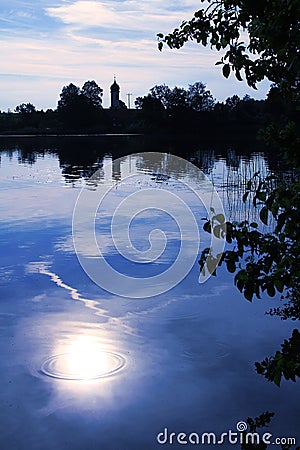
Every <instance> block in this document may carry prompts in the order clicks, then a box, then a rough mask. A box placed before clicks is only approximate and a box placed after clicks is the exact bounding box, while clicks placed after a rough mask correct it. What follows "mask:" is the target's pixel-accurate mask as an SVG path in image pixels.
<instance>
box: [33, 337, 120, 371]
mask: <svg viewBox="0 0 300 450" xmlns="http://www.w3.org/2000/svg"><path fill="white" fill-rule="evenodd" d="M62 350H63V352H62V353H59V354H56V355H54V356H51V357H50V358H48V359H47V360H46V361H45V362H44V363H43V364H42V367H41V371H42V373H43V374H45V375H48V376H49V377H52V378H59V379H63V380H93V379H96V378H103V377H107V376H110V375H113V374H114V373H116V372H118V371H119V370H120V369H122V367H124V365H125V359H124V357H123V356H122V355H119V354H118V353H114V352H111V351H106V350H104V349H103V347H102V345H101V343H100V342H99V340H97V339H96V338H93V337H90V336H78V337H76V338H74V340H73V341H72V342H71V343H70V344H68V345H66V346H64V348H63V349H62Z"/></svg>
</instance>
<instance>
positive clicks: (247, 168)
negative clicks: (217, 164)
mask: <svg viewBox="0 0 300 450" xmlns="http://www.w3.org/2000/svg"><path fill="white" fill-rule="evenodd" d="M231 160H232V161H233V165H228V164H226V165H224V167H223V183H222V186H221V187H222V190H221V193H220V194H221V196H222V200H223V203H224V204H225V206H226V210H227V214H228V217H227V219H228V220H229V221H231V222H233V221H238V222H241V221H243V220H248V221H249V222H257V221H259V208H255V207H254V206H253V203H252V202H251V200H250V199H248V201H246V202H243V195H244V193H245V190H246V185H247V182H248V181H249V180H251V179H252V178H253V176H254V174H259V175H260V176H261V177H263V178H264V177H266V176H267V175H268V174H269V169H268V164H267V161H266V159H265V157H264V155H262V154H254V155H251V157H249V158H244V157H238V158H235V159H233V158H232V155H231Z"/></svg>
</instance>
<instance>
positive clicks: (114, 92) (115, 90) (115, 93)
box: [110, 76, 121, 109]
mask: <svg viewBox="0 0 300 450" xmlns="http://www.w3.org/2000/svg"><path fill="white" fill-rule="evenodd" d="M119 97H120V86H119V85H118V83H117V82H116V76H114V82H113V84H112V85H111V87H110V107H111V109H119V108H120V106H121V105H120V98H119Z"/></svg>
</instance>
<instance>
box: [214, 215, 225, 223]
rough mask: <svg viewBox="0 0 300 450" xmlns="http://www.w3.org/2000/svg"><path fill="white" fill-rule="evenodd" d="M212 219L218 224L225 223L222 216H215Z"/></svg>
mask: <svg viewBox="0 0 300 450" xmlns="http://www.w3.org/2000/svg"><path fill="white" fill-rule="evenodd" d="M214 219H216V220H217V221H218V222H220V223H224V222H225V217H224V214H217V215H216V216H215V217H214Z"/></svg>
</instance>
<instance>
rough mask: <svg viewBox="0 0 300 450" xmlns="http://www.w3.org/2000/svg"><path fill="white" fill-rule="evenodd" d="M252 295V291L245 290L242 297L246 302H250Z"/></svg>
mask: <svg viewBox="0 0 300 450" xmlns="http://www.w3.org/2000/svg"><path fill="white" fill-rule="evenodd" d="M253 294H254V292H253V291H250V290H248V289H246V290H245V291H244V297H245V298H246V299H247V300H249V302H252V298H253Z"/></svg>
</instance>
